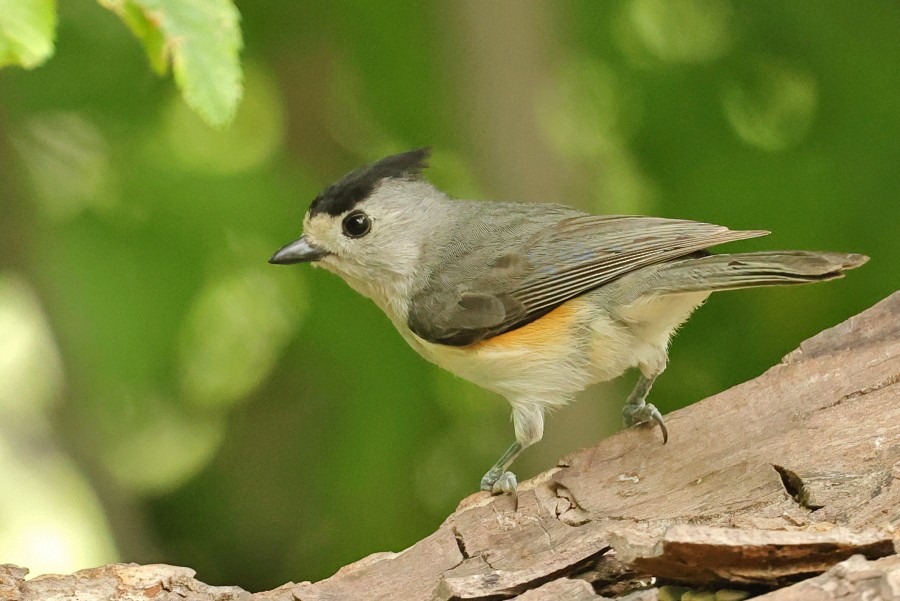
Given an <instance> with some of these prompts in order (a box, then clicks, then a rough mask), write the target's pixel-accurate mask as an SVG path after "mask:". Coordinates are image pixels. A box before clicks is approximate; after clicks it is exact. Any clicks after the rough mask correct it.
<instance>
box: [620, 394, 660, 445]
mask: <svg viewBox="0 0 900 601" xmlns="http://www.w3.org/2000/svg"><path fill="white" fill-rule="evenodd" d="M622 416H623V417H624V418H625V425H626V426H633V425H635V424H642V423H647V422H654V423H655V424H657V425H658V426H659V429H660V431H661V432H662V436H663V444H666V443H667V442H669V431H668V430H667V429H666V424H665V422H664V421H663V416H662V414H661V413H660V412H659V409H657V408H656V407H654V406H653V405H651V404H650V403H643V404H641V405H640V406H634V405H632V404H630V403H629V404H627V405H625V407H623V408H622Z"/></svg>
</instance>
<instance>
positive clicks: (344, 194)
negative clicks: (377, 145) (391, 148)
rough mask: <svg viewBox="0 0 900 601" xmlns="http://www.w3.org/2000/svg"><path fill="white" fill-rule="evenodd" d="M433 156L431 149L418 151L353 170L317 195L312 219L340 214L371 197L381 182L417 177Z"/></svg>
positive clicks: (311, 208) (312, 206) (311, 213)
mask: <svg viewBox="0 0 900 601" xmlns="http://www.w3.org/2000/svg"><path fill="white" fill-rule="evenodd" d="M430 153H431V149H430V148H416V149H415V150H409V151H407V152H404V153H402V154H395V155H393V156H389V157H386V158H383V159H381V160H380V161H377V162H375V163H371V164H369V165H366V166H365V167H360V168H359V169H357V170H356V171H351V172H350V173H348V174H347V175H345V176H344V177H342V178H341V179H339V180H338V181H336V182H335V183H333V184H331V185H330V186H328V187H327V188H325V189H324V190H323V191H322V192H321V193H320V194H319V195H318V196H316V199H315V200H314V201H313V203H312V205H311V206H310V207H309V214H310V216H313V215H315V214H317V213H326V214H328V215H334V216H337V215H340V214H341V213H344V212H346V211H349V210H350V209H352V208H353V207H354V206H355V205H356V203H358V202H359V201H361V200H364V199H365V198H368V196H369V195H370V194H371V193H372V191H373V190H374V189H375V187H376V186H377V185H378V182H380V181H381V180H383V179H385V178H388V177H391V178H409V177H415V176H417V175H418V174H419V173H421V172H422V169H424V168H425V167H427V166H428V164H427V160H428V155H429V154H430Z"/></svg>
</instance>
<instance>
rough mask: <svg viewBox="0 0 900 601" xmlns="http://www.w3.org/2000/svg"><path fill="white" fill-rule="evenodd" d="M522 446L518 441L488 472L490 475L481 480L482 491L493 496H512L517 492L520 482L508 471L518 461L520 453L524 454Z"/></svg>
mask: <svg viewBox="0 0 900 601" xmlns="http://www.w3.org/2000/svg"><path fill="white" fill-rule="evenodd" d="M522 449H523V447H522V445H521V444H520V443H519V441H516V442H514V443H512V444H511V445H509V448H508V449H506V452H505V453H503V456H502V457H500V459H498V460H497V463H495V464H494V466H493V467H492V468H491V469H489V470H488V473H486V474H485V475H484V478H482V479H481V490H489V491H491V494H495V495H499V494H501V493H507V494H512V493H514V492H516V488H517V487H518V484H519V483H518V482H517V481H516V475H515V474H514V473H512V472H508V471H506V470H507V468H508V467H509V466H511V465H512V462H513V461H515V460H516V457H518V456H519V453H521V452H522Z"/></svg>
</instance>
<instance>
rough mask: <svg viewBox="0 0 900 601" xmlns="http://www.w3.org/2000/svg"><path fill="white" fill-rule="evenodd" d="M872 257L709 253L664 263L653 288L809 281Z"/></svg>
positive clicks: (714, 287) (829, 276)
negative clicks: (703, 255) (704, 255)
mask: <svg viewBox="0 0 900 601" xmlns="http://www.w3.org/2000/svg"><path fill="white" fill-rule="evenodd" d="M868 260H869V257H867V256H865V255H859V254H851V253H833V252H807V251H802V250H795V251H770V252H753V253H740V254H733V255H709V256H706V257H701V258H695V259H685V260H682V261H676V262H672V263H666V264H664V265H662V266H661V268H660V270H659V272H658V278H659V279H658V280H656V282H654V284H653V291H654V292H657V293H662V294H673V293H679V292H701V291H715V290H735V289H738V288H752V287H755V286H780V285H786V284H807V283H810V282H821V281H824V280H833V279H835V278H840V277H843V275H844V271H845V270H847V269H854V268H856V267H859V266H860V265H862V264H863V263H865V262H866V261H868Z"/></svg>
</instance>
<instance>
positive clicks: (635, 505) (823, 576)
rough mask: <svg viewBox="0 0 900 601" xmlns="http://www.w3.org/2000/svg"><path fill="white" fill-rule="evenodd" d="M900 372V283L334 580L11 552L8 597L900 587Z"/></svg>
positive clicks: (610, 593) (0, 577)
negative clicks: (59, 568) (680, 403)
mask: <svg viewBox="0 0 900 601" xmlns="http://www.w3.org/2000/svg"><path fill="white" fill-rule="evenodd" d="M898 382H900V293H895V294H893V295H892V296H890V297H889V298H887V299H885V300H884V301H882V302H880V303H878V304H877V305H875V306H874V307H872V308H871V309H869V310H867V311H865V312H864V313H862V314H860V315H857V316H856V317H853V318H851V319H849V320H847V321H845V322H844V323H842V324H840V325H838V326H836V327H834V328H831V329H829V330H826V331H825V332H822V333H821V334H819V335H817V336H815V337H813V338H811V339H810V340H807V341H806V342H804V343H803V344H801V345H800V348H799V349H797V350H796V351H794V352H792V353H791V354H789V355H788V356H787V357H785V358H784V360H783V361H782V362H781V363H780V364H778V365H776V366H775V367H772V368H771V369H769V370H768V371H767V372H766V373H764V374H762V375H761V376H759V377H758V378H756V379H754V380H751V381H749V382H746V383H744V384H741V385H739V386H736V387H734V388H732V389H730V390H726V391H725V392H722V393H721V394H718V395H716V396H714V397H711V398H709V399H706V400H705V401H702V402H699V403H696V404H694V405H692V406H690V407H686V408H684V409H682V410H679V411H676V412H674V413H672V414H670V415H669V416H668V418H667V423H668V425H669V429H670V432H671V433H672V437H671V440H670V442H669V444H667V445H665V446H663V445H661V444H659V441H658V435H657V434H656V433H655V432H654V431H653V430H652V429H648V428H632V429H629V430H625V431H622V432H619V433H618V434H616V435H614V436H612V437H610V438H608V439H606V440H604V441H602V442H600V443H599V444H597V445H596V446H594V447H593V448H590V449H584V450H581V451H578V452H576V453H573V454H572V455H570V456H568V457H566V458H564V459H563V460H562V461H561V462H560V464H559V467H557V468H554V469H552V470H550V471H548V472H545V473H543V474H541V475H539V476H538V477H536V478H534V479H532V480H530V481H527V482H524V483H523V484H522V485H521V486H520V490H519V494H518V498H512V497H508V496H501V497H491V496H489V495H487V493H477V494H474V495H472V496H470V497H468V498H467V499H465V500H463V502H462V503H461V504H460V506H459V508H458V509H457V510H456V511H455V512H454V513H453V514H452V515H450V516H449V517H448V518H447V519H446V520H445V522H444V523H443V524H442V525H441V526H440V527H439V528H438V529H437V531H436V532H434V533H433V534H432V535H430V536H428V537H427V538H425V539H423V540H422V541H420V542H418V543H416V544H415V545H413V546H412V547H410V548H408V549H406V550H405V551H402V552H400V553H376V554H374V555H371V556H369V557H366V558H365V559H362V560H360V561H358V562H356V563H353V564H350V565H348V566H345V567H344V568H342V569H341V570H340V571H338V573H337V574H335V575H334V576H332V577H331V578H328V579H326V580H322V581H320V582H316V583H309V582H303V583H300V584H297V585H294V584H292V583H289V584H287V585H284V586H283V587H281V588H279V589H276V590H274V591H268V592H264V593H257V594H255V595H251V594H250V593H247V592H245V591H242V590H241V589H238V588H236V587H209V586H207V585H204V584H202V583H200V582H197V581H196V580H194V579H193V578H192V576H193V572H192V571H190V570H188V569H186V568H175V567H171V566H135V565H111V566H104V567H102V568H97V569H94V570H85V571H81V572H78V573H76V574H74V575H71V576H43V577H39V578H36V579H33V580H30V581H25V580H23V578H24V572H23V570H21V569H20V568H15V567H14V566H4V567H0V599H16V600H21V601H30V600H32V599H45V598H49V597H50V593H51V591H55V593H56V594H57V596H56V597H53V598H55V599H74V598H76V595H77V598H78V599H84V600H92V599H124V598H132V597H128V595H133V596H136V597H137V598H143V597H140V596H139V595H140V594H142V595H143V596H144V597H147V598H154V599H170V598H171V599H180V600H183V599H190V600H195V599H196V600H200V599H203V600H214V599H215V600H222V599H247V600H251V599H252V600H255V601H262V600H268V599H271V600H284V601H288V600H295V599H300V600H302V601H319V600H321V601H325V600H338V599H340V600H354V599H366V600H372V599H403V600H417V599H423V600H424V599H485V600H486V599H508V598H514V597H517V596H518V597H519V598H521V599H523V600H525V601H539V600H542V599H558V598H568V599H599V598H603V597H601V596H600V595H603V596H605V597H607V598H608V597H619V596H621V597H622V598H627V599H631V600H636V599H647V600H649V599H657V598H659V595H660V594H662V595H663V596H666V595H669V597H668V598H679V597H677V596H673V595H676V594H677V595H680V591H681V590H682V589H680V588H677V587H678V586H690V587H702V588H705V589H709V588H727V589H735V588H736V589H741V590H743V591H747V593H740V592H736V591H731V592H729V593H728V594H733V595H734V596H732V597H731V598H735V599H736V598H740V596H741V595H744V596H746V594H750V593H752V594H758V593H760V592H765V591H768V590H773V592H769V593H768V594H766V595H763V597H760V598H761V599H771V600H774V601H784V600H792V599H823V600H824V599H838V598H857V596H859V597H861V596H862V595H863V592H864V591H876V592H877V593H878V594H881V595H882V596H883V597H884V598H891V595H893V596H895V597H900V557H898V556H897V555H896V553H897V548H898V542H900V509H898V508H900V386H898V385H897V384H898ZM879 558H881V559H879ZM817 574H820V575H817ZM656 586H663V588H662V589H659V588H654V587H656ZM774 589H778V590H774ZM661 590H662V593H660V591H661ZM873 594H874V593H873ZM723 598H725V597H723Z"/></svg>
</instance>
